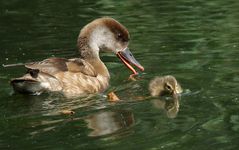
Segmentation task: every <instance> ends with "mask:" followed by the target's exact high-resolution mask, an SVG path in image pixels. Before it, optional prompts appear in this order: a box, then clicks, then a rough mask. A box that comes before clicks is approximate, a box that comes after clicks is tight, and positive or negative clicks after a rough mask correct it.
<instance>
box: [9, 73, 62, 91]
mask: <svg viewBox="0 0 239 150" xmlns="http://www.w3.org/2000/svg"><path fill="white" fill-rule="evenodd" d="M10 84H11V85H12V87H13V89H14V91H15V92H18V93H23V94H30V95H40V94H41V93H42V92H46V91H60V90H61V89H62V85H61V83H60V82H59V80H57V79H56V78H55V77H53V76H51V75H49V74H46V73H42V72H34V73H32V72H29V73H27V74H25V75H24V76H22V77H20V78H15V79H12V80H11V81H10Z"/></svg>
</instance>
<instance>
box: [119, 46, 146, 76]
mask: <svg viewBox="0 0 239 150" xmlns="http://www.w3.org/2000/svg"><path fill="white" fill-rule="evenodd" d="M117 56H118V57H119V58H120V60H121V61H122V62H123V63H124V64H125V65H126V67H127V68H129V69H130V70H131V71H132V72H133V74H138V72H137V71H136V70H135V69H134V68H133V67H132V65H134V66H136V67H137V68H139V69H140V70H141V71H144V67H143V66H142V65H140V63H139V62H138V61H137V60H136V59H135V58H134V56H133V54H132V53H131V52H130V50H129V49H128V48H125V49H124V50H122V51H119V52H118V53H117Z"/></svg>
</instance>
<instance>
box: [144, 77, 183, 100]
mask: <svg viewBox="0 0 239 150" xmlns="http://www.w3.org/2000/svg"><path fill="white" fill-rule="evenodd" d="M149 91H150V94H151V96H162V95H164V94H169V95H172V96H176V95H178V94H179V93H182V88H181V86H180V84H179V83H178V82H177V80H176V79H175V77H173V76H171V75H167V76H163V77H155V78H154V79H153V80H151V81H150V83H149Z"/></svg>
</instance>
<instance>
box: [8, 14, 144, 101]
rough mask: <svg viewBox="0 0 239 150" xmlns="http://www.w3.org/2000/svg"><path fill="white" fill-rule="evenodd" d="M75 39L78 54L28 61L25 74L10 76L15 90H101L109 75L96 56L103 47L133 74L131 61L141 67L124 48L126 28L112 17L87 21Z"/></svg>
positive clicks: (69, 92)
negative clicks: (75, 56)
mask: <svg viewBox="0 0 239 150" xmlns="http://www.w3.org/2000/svg"><path fill="white" fill-rule="evenodd" d="M77 42H78V44H77V45H78V48H79V51H80V58H73V59H65V58H49V59H45V60H43V61H40V62H34V63H28V64H26V65H25V67H26V68H27V69H28V72H27V74H25V75H24V76H22V77H20V78H15V79H12V80H11V85H12V86H13V88H14V90H15V91H17V92H20V93H28V94H34V95H36V94H41V93H42V92H55V91H57V92H59V91H60V92H62V93H63V94H64V95H65V96H67V97H75V96H81V95H84V94H89V93H97V92H103V91H104V90H105V89H106V88H107V87H108V85H109V79H110V75H109V72H108V69H107V68H106V66H105V65H104V63H103V62H102V61H101V59H100V57H99V52H100V51H102V50H106V51H112V52H114V53H115V54H116V55H117V56H118V57H119V58H120V59H121V60H122V61H123V62H124V64H125V65H126V66H128V65H129V66H128V68H130V69H131V70H132V71H133V73H134V74H137V72H136V71H135V70H134V69H133V68H132V66H131V65H130V64H134V65H136V66H137V67H139V68H140V69H141V70H143V67H142V66H141V65H140V64H139V63H138V62H137V61H136V60H135V59H134V57H133V56H131V55H130V54H131V53H130V52H129V50H128V48H127V46H128V42H129V33H128V31H127V29H126V28H125V27H124V26H123V25H121V24H120V23H119V22H117V21H116V20H114V19H112V18H100V19H96V20H94V21H92V22H91V23H89V24H88V25H86V26H85V27H84V28H83V29H82V30H81V32H80V35H79V37H78V41H77ZM129 55H130V56H129Z"/></svg>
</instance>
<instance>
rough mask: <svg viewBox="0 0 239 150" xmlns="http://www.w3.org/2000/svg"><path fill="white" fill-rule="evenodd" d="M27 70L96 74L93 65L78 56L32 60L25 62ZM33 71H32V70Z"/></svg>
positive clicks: (50, 73) (51, 73) (50, 72)
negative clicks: (31, 61)
mask: <svg viewBox="0 0 239 150" xmlns="http://www.w3.org/2000/svg"><path fill="white" fill-rule="evenodd" d="M25 67H26V68H28V70H29V71H30V73H31V71H33V70H35V71H36V72H43V73H46V74H49V75H52V76H54V75H55V74H57V73H60V72H67V71H69V72H76V73H77V72H81V73H83V74H85V75H88V76H93V77H95V76H97V73H96V71H95V69H94V68H93V66H92V65H91V64H89V63H88V62H86V61H85V60H82V59H80V58H74V59H65V58H49V59H45V60H43V61H40V62H33V63H28V64H25ZM33 72H34V71H33Z"/></svg>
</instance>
